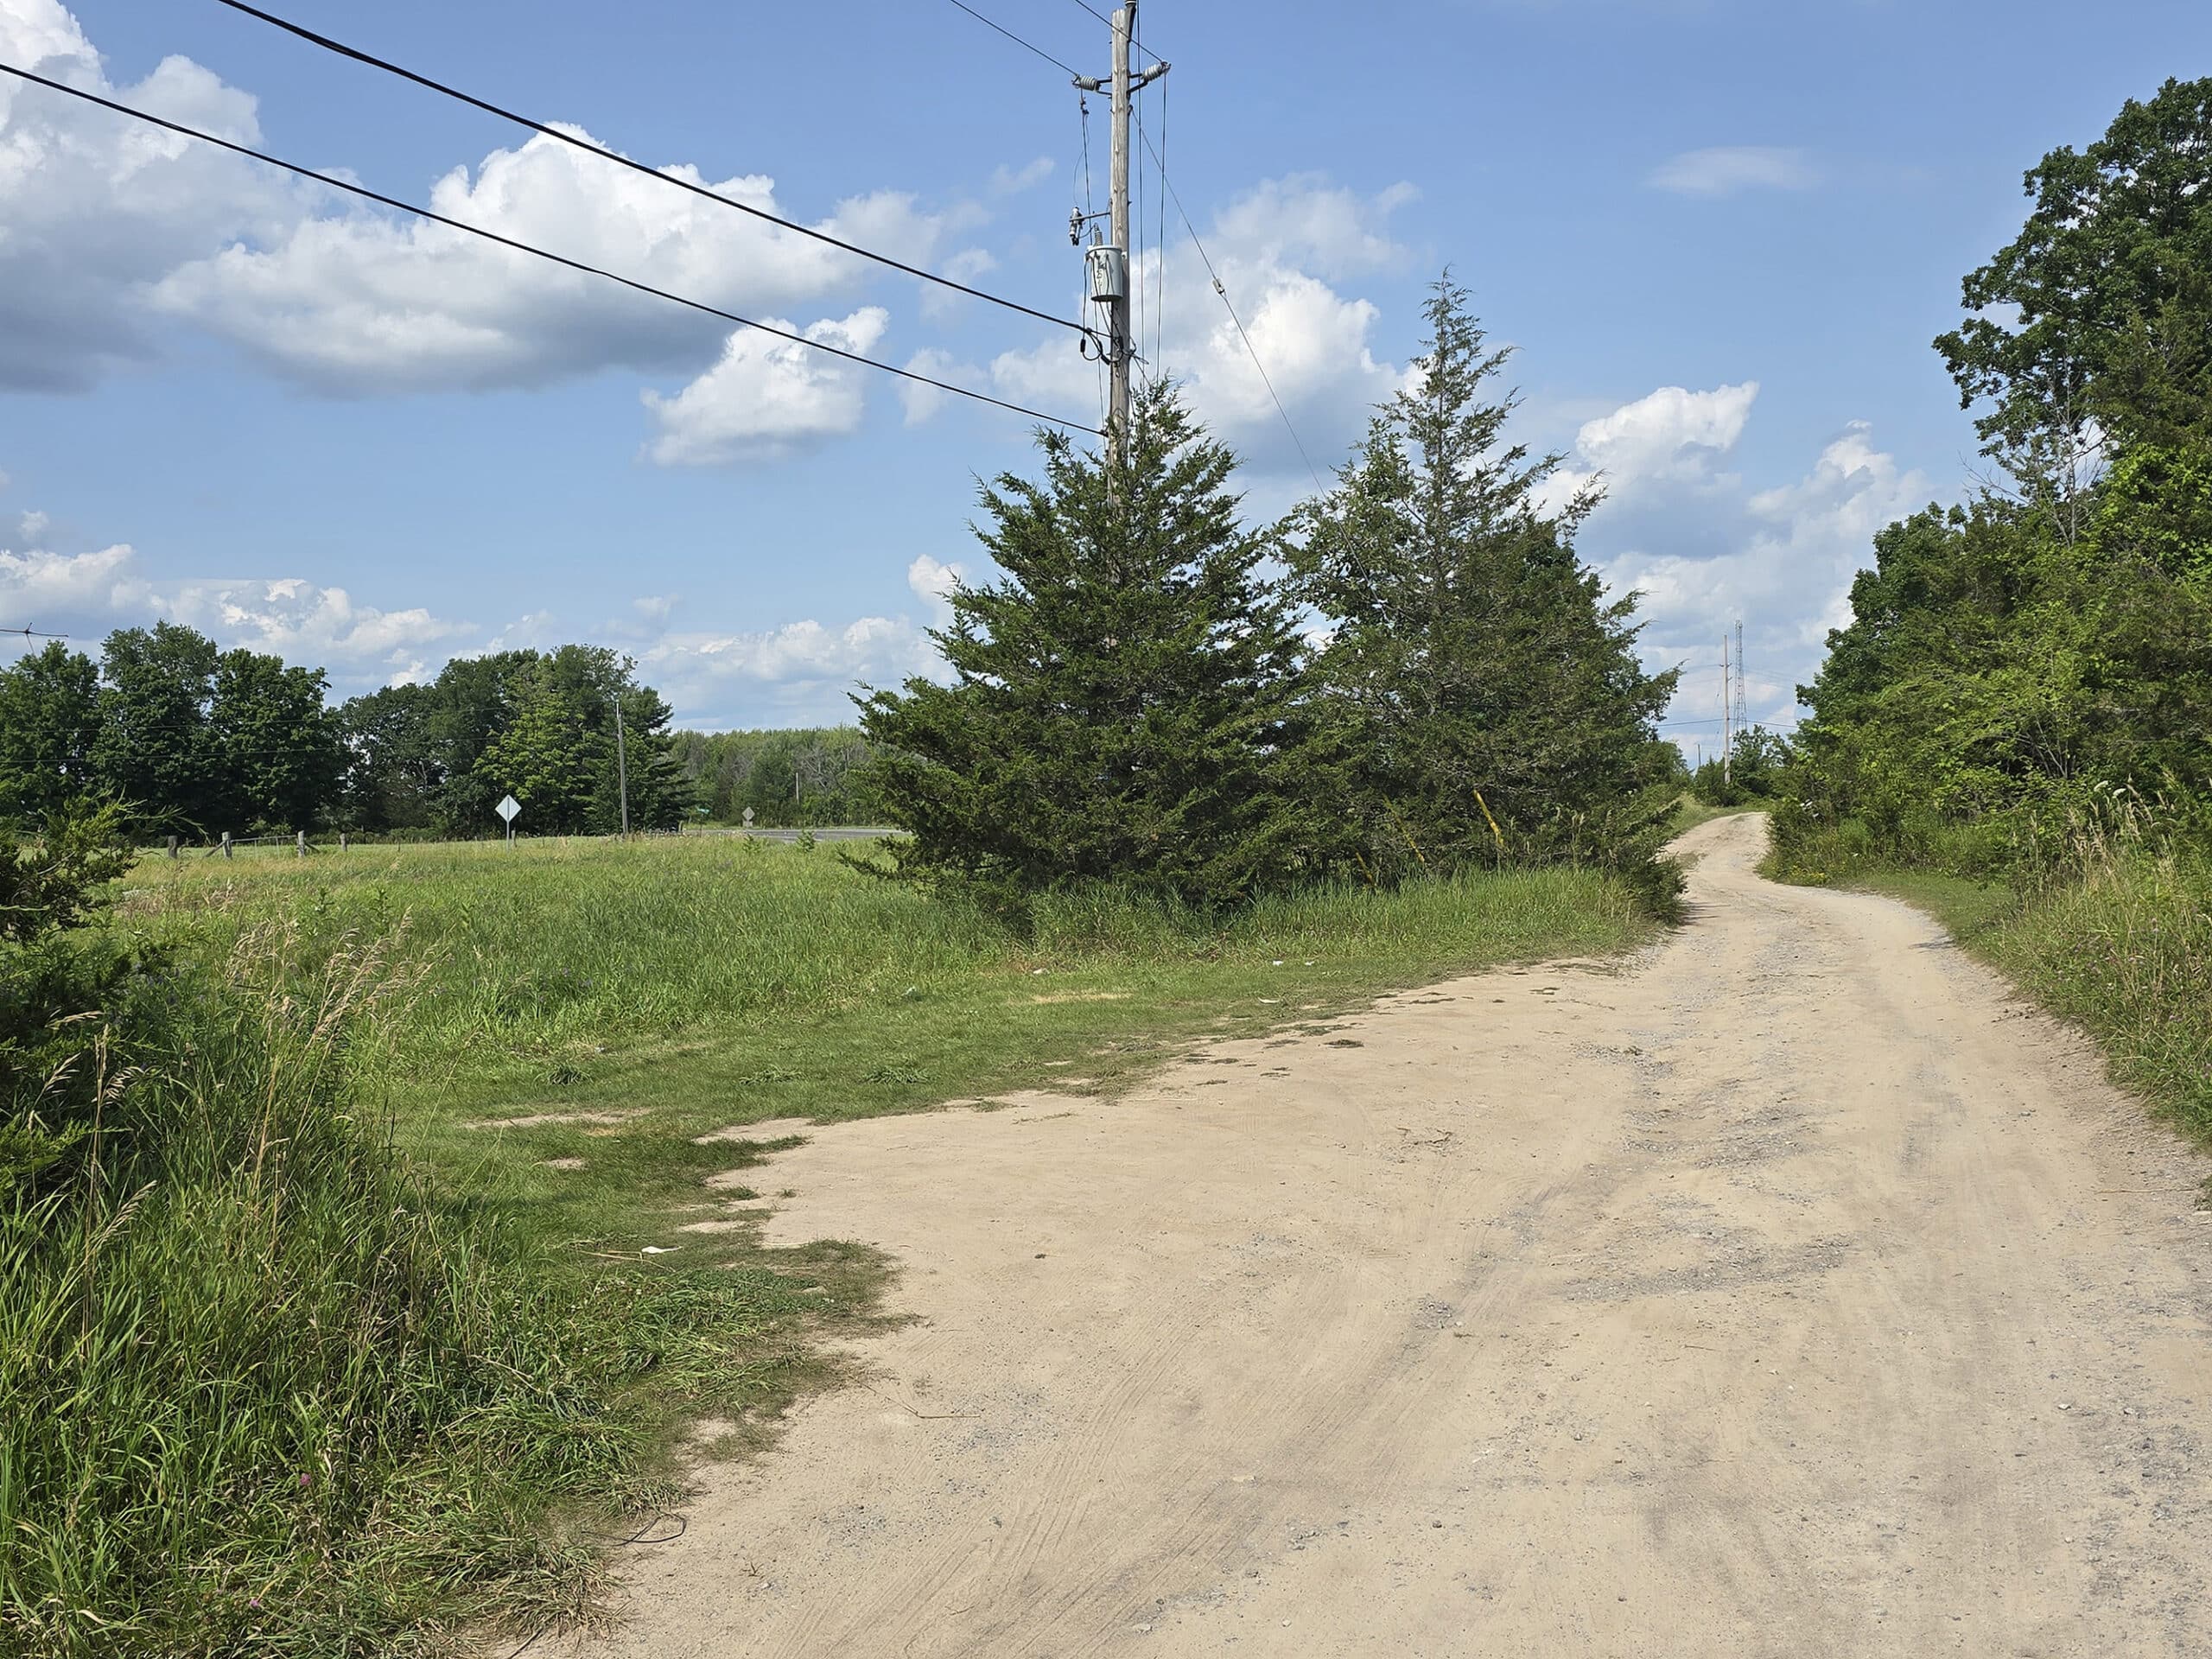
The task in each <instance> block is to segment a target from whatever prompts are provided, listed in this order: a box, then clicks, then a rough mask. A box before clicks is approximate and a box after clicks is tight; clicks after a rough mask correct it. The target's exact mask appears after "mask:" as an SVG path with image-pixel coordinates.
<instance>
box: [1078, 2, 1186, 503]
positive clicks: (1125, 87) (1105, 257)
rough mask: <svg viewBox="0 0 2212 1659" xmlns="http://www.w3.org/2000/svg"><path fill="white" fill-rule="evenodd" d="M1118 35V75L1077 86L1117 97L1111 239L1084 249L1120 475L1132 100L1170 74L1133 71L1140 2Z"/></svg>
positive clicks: (1131, 352) (1124, 14)
mask: <svg viewBox="0 0 2212 1659" xmlns="http://www.w3.org/2000/svg"><path fill="white" fill-rule="evenodd" d="M1109 21H1110V27H1111V28H1112V29H1113V31H1114V73H1113V75H1112V77H1111V79H1110V80H1107V81H1099V80H1086V79H1083V78H1081V77H1080V76H1078V77H1077V79H1076V83H1075V84H1076V86H1077V87H1078V88H1080V89H1081V90H1082V91H1084V92H1111V93H1112V95H1113V105H1112V112H1113V119H1112V121H1111V123H1110V125H1111V128H1112V134H1113V137H1112V146H1111V150H1110V153H1109V162H1108V166H1109V181H1108V189H1109V196H1108V203H1109V207H1110V209H1111V211H1110V212H1109V213H1108V215H1107V219H1108V226H1109V237H1110V238H1111V239H1110V240H1109V241H1107V242H1105V243H1103V244H1101V243H1097V242H1094V243H1092V244H1091V245H1090V247H1089V248H1088V249H1086V250H1085V251H1084V266H1085V268H1086V270H1088V272H1089V274H1090V299H1091V302H1092V303H1093V304H1094V305H1102V306H1103V307H1105V308H1106V367H1107V372H1108V373H1109V375H1110V377H1111V381H1112V389H1111V391H1110V393H1109V397H1108V398H1107V417H1106V456H1107V461H1108V463H1109V471H1111V472H1118V471H1119V470H1120V468H1121V464H1122V459H1123V456H1124V455H1125V454H1126V453H1127V448H1128V431H1129V366H1130V365H1131V364H1132V363H1133V362H1134V361H1135V348H1134V346H1133V343H1132V341H1131V340H1130V338H1129V334H1130V330H1129V283H1130V279H1131V273H1130V270H1129V249H1130V246H1131V244H1130V241H1129V111H1130V108H1131V99H1133V98H1134V97H1135V94H1136V93H1138V92H1142V91H1143V90H1144V89H1145V88H1146V87H1147V86H1151V85H1152V83H1153V82H1154V81H1155V80H1157V79H1160V76H1162V75H1164V74H1166V73H1167V66H1166V64H1164V63H1154V65H1153V66H1152V67H1151V68H1149V69H1147V70H1144V71H1142V72H1141V73H1134V74H1133V73H1131V71H1130V68H1129V48H1130V45H1131V43H1132V42H1133V41H1135V37H1136V32H1137V6H1136V0H1128V4H1126V5H1122V6H1116V8H1115V9H1114V16H1113V17H1112V18H1111V19H1110V20H1109Z"/></svg>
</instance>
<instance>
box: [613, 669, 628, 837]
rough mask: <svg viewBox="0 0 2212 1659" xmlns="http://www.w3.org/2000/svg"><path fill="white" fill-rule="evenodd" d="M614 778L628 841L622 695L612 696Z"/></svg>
mask: <svg viewBox="0 0 2212 1659" xmlns="http://www.w3.org/2000/svg"><path fill="white" fill-rule="evenodd" d="M614 776H615V779H616V787H617V788H618V789H620V791H621V794H622V839H623V840H625V841H627V840H629V839H630V752H629V750H628V748H627V747H625V745H624V744H623V741H622V694H621V693H620V691H617V692H616V693H615V694H614Z"/></svg>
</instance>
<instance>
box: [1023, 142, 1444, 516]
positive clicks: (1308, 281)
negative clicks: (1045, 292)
mask: <svg viewBox="0 0 2212 1659" xmlns="http://www.w3.org/2000/svg"><path fill="white" fill-rule="evenodd" d="M1411 194H1412V192H1411V190H1410V188H1409V187H1407V186H1403V185H1394V186H1392V187H1391V188H1389V189H1387V190H1384V191H1383V192H1381V193H1379V194H1376V195H1375V196H1371V197H1360V196H1358V195H1356V194H1353V193H1352V192H1350V191H1348V190H1344V189H1343V188H1338V187H1335V186H1332V185H1329V184H1327V183H1325V181H1321V180H1319V179H1317V178H1315V177H1313V176H1311V175H1297V176H1294V177H1290V178H1286V179H1276V180H1270V181H1266V182H1264V183H1262V184H1261V185H1259V186H1257V187H1255V188H1254V189H1253V190H1251V191H1250V192H1248V193H1247V194H1244V195H1243V196H1240V197H1238V198H1237V199H1236V200H1233V201H1232V202H1231V203H1230V205H1229V206H1228V207H1226V208H1224V210H1223V211H1222V213H1220V214H1218V215H1217V218H1216V219H1215V221H1214V223H1213V225H1212V226H1211V228H1210V229H1208V230H1207V231H1206V232H1205V245H1206V250H1207V252H1208V254H1209V255H1211V274H1210V273H1209V270H1208V268H1207V265H1206V264H1205V262H1204V261H1202V260H1201V259H1200V258H1199V257H1198V254H1197V253H1196V252H1195V251H1193V250H1192V248H1191V246H1190V245H1189V243H1188V241H1187V240H1182V241H1178V242H1176V243H1174V245H1173V251H1171V252H1170V253H1169V254H1168V255H1167V257H1166V258H1165V260H1162V259H1161V258H1160V256H1159V254H1158V252H1157V251H1154V252H1151V253H1148V254H1147V256H1146V257H1145V260H1144V262H1143V265H1142V269H1141V270H1140V271H1139V272H1138V273H1137V274H1136V275H1137V277H1138V279H1139V283H1140V285H1141V289H1142V290H1143V292H1144V293H1145V294H1146V295H1147V296H1148V298H1147V303H1148V304H1151V303H1156V302H1157V300H1156V296H1160V295H1162V294H1164V295H1165V296H1166V319H1167V321H1166V327H1165V329H1164V331H1162V332H1161V333H1160V334H1159V335H1158V337H1157V338H1156V337H1155V331H1154V327H1153V326H1152V324H1153V321H1154V320H1153V318H1151V317H1150V316H1149V315H1146V316H1141V317H1140V319H1139V328H1138V333H1139V334H1140V336H1141V338H1140V340H1139V341H1138V347H1139V349H1140V350H1141V352H1143V353H1145V355H1146V356H1147V359H1151V360H1150V361H1149V362H1148V364H1147V372H1151V373H1160V374H1164V375H1166V376H1167V377H1169V378H1173V379H1175V380H1176V381H1178V382H1179V383H1180V384H1181V385H1182V386H1183V388H1184V391H1185V394H1186V395H1187V396H1188V397H1189V399H1190V403H1191V406H1192V409H1193V410H1195V411H1196V412H1197V413H1198V416H1200V418H1202V419H1203V420H1205V422H1206V423H1208V424H1209V425H1210V426H1211V427H1212V428H1213V429H1215V430H1217V432H1219V433H1221V434H1222V435H1224V436H1225V437H1227V438H1229V439H1230V440H1231V441H1232V442H1235V443H1236V445H1237V447H1238V448H1240V449H1241V450H1243V452H1244V453H1245V454H1246V456H1247V458H1248V459H1249V460H1251V461H1254V462H1255V464H1256V465H1257V466H1258V467H1261V468H1262V469H1274V470H1278V471H1287V472H1301V473H1302V471H1303V470H1304V468H1303V463H1302V462H1301V461H1300V458H1299V456H1298V454H1297V453H1296V450H1295V448H1294V446H1293V444H1292V443H1291V441H1290V439H1289V437H1288V435H1287V434H1286V433H1285V431H1284V429H1283V423H1282V419H1283V417H1282V414H1281V413H1280V412H1278V410H1277V409H1276V406H1275V405H1276V400H1277V399H1278V398H1280V399H1281V403H1282V405H1283V410H1285V411H1287V413H1288V415H1289V416H1290V418H1291V421H1292V423H1294V425H1295V427H1296V429H1297V430H1298V432H1299V434H1300V437H1301V439H1302V440H1303V442H1304V444H1305V447H1306V450H1307V452H1308V453H1309V454H1311V455H1312V457H1313V461H1314V463H1315V464H1316V465H1317V466H1319V467H1324V468H1325V467H1327V466H1329V464H1330V463H1331V462H1332V461H1333V460H1334V459H1335V458H1336V457H1337V456H1338V455H1339V454H1341V453H1342V451H1343V448H1344V445H1345V443H1346V442H1349V441H1350V440H1351V438H1352V437H1353V436H1354V435H1357V433H1358V432H1359V431H1360V430H1361V429H1363V426H1364V424H1365V422H1366V418H1367V414H1368V411H1369V410H1370V407H1371V406H1372V405H1374V404H1376V403H1379V402H1381V401H1383V399H1384V398H1387V397H1389V395H1390V394H1391V393H1392V392H1393V391H1396V390H1397V389H1398V387H1399V386H1400V385H1402V384H1403V375H1402V372H1401V371H1400V370H1399V369H1398V368H1397V367H1396V366H1395V365H1393V364H1391V363H1389V362H1388V361H1386V360H1383V359H1379V358H1377V356H1376V350H1375V334H1376V327H1377V326H1378V324H1379V323H1380V321H1381V320H1382V312H1381V310H1380V308H1377V307H1376V305H1375V303H1374V302H1372V301H1370V300H1368V299H1365V298H1363V297H1361V296H1357V295H1356V294H1350V293H1346V292H1344V291H1343V289H1341V288H1340V287H1339V286H1338V284H1340V283H1349V281H1350V279H1351V278H1353V277H1357V276H1361V275H1363V274H1369V273H1372V272H1374V271H1376V270H1384V269H1392V268H1396V267H1399V266H1402V264H1404V263H1405V261H1406V259H1407V258H1408V254H1407V252H1406V250H1404V249H1403V248H1402V247H1401V246H1400V245H1398V244H1396V243H1395V242H1393V241H1392V240H1391V239H1390V238H1389V235H1388V234H1387V220H1388V219H1389V215H1390V213H1391V212H1392V211H1393V210H1394V209H1395V208H1396V207H1399V206H1401V205H1402V204H1403V203H1404V202H1405V201H1407V200H1409V199H1410V197H1411ZM1215 276H1218V277H1219V278H1220V280H1221V284H1222V287H1223V289H1224V292H1225V295H1226V297H1227V299H1228V301H1229V302H1230V303H1233V304H1234V305H1235V307H1236V316H1237V318H1238V319H1241V321H1243V325H1244V327H1243V334H1240V333H1239V332H1238V329H1237V326H1236V321H1233V320H1232V319H1231V317H1230V313H1229V310H1228V307H1227V306H1226V305H1224V302H1223V298H1222V296H1217V295H1215V294H1214V293H1213V292H1212V288H1213V280H1214V277H1215ZM1247 335H1249V338H1250V345H1249V346H1247V345H1246V343H1245V336H1247ZM1255 354H1256V356H1257V358H1258V363H1257V364H1255V361H1254V358H1255ZM1261 365H1264V368H1265V372H1264V374H1263V373H1262V366H1261ZM988 372H989V378H990V381H991V384H992V385H993V387H994V389H995V391H997V392H998V394H999V395H1000V396H1001V397H1008V398H1011V399H1013V400H1014V401H1016V402H1020V403H1024V404H1031V405H1033V406H1034V407H1037V408H1039V409H1041V410H1045V411H1046V413H1049V414H1054V415H1059V416H1065V417H1067V418H1070V419H1074V420H1079V421H1084V422H1089V421H1091V420H1095V419H1096V418H1098V406H1099V385H1100V381H1101V378H1102V375H1103V371H1102V370H1101V369H1100V367H1099V366H1098V365H1097V364H1096V362H1094V361H1090V360H1088V359H1085V358H1084V357H1083V356H1082V355H1081V353H1079V351H1078V349H1077V342H1076V341H1075V340H1072V339H1071V340H1065V341H1061V340H1051V341H1047V342H1046V343H1045V344H1043V345H1041V346H1036V347H1033V348H1031V349H1028V350H1023V351H1012V352H1007V353H1002V354H1001V355H1000V356H999V357H997V358H996V359H993V361H992V362H991V364H990V365H989V371H988ZM1271 384H1272V392H1271V391H1270V385H1271Z"/></svg>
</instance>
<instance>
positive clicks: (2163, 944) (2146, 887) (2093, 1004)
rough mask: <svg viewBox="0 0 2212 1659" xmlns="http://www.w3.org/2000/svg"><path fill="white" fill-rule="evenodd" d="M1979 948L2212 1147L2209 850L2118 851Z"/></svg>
mask: <svg viewBox="0 0 2212 1659" xmlns="http://www.w3.org/2000/svg"><path fill="white" fill-rule="evenodd" d="M1980 948H1981V949H1982V950H1984V951H1985V952H1986V954H1988V955H1989V956H1991V957H1993V958H1994V959H1995V960H1996V961H1997V962H1998V963H1999V964H2000V965H2002V966H2005V967H2006V968H2009V969H2012V972H2013V973H2014V974H2015V975H2016V976H2018V978H2019V979H2020V980H2021V981H2022V982H2024V984H2025V985H2026V986H2027V987H2028V988H2029V989H2030V990H2031V991H2033V992H2034V993H2035V994H2036V995H2037V996H2038V997H2039V998H2041V1000H2042V1001H2044V1002H2045V1003H2046V1004H2048V1005H2049V1006H2050V1007H2051V1008H2052V1009H2053V1010H2054V1011H2055V1012H2056V1013H2058V1014H2063V1015H2065V1016H2066V1017H2067V1018H2069V1019H2071V1020H2076V1021H2078V1022H2079V1023H2080V1024H2081V1025H2082V1026H2083V1027H2086V1028H2087V1029H2088V1031H2089V1032H2091V1033H2093V1034H2094V1036H2095V1037H2096V1038H2097V1039H2098V1040H2099V1042H2100V1043H2101V1045H2102V1046H2103V1047H2104V1049H2105V1051H2106V1052H2107V1054H2109V1055H2110V1056H2111V1058H2112V1061H2113V1070H2114V1071H2115V1072H2116V1073H2117V1075H2118V1076H2119V1077H2120V1079H2121V1080H2122V1081H2123V1082H2125V1083H2126V1084H2130V1085H2132V1086H2133V1087H2134V1088H2137V1089H2139V1090H2142V1091H2143V1092H2144V1093H2145V1094H2146V1095H2147V1096H2150V1098H2151V1099H2152V1101H2154V1102H2155V1103H2158V1105H2159V1106H2160V1107H2162V1108H2163V1109H2164V1110H2165V1111H2167V1112H2168V1113H2169V1114H2171V1116H2172V1117H2173V1118H2174V1119H2175V1120H2176V1121H2177V1122H2178V1123H2179V1124H2180V1125H2181V1126H2182V1127H2183V1128H2184V1129H2186V1130H2187V1131H2188V1132H2189V1133H2190V1135H2193V1136H2194V1137H2196V1139H2197V1140H2198V1141H2201V1142H2202V1143H2203V1144H2205V1145H2207V1146H2212V859H2209V858H2207V857H2205V856H2203V855H2186V854H2184V855H2181V856H2178V857H2173V856H2168V857H2160V856H2157V855H2152V854H2149V853H2144V852H2139V851H2134V850H2121V851H2119V852H2117V853H2115V854H2114V855H2113V856H2112V857H2110V858H2108V859H2106V860H2102V861H2099V862H2098V863H2096V864H2094V865H2093V866H2092V867H2091V868H2089V869H2088V872H2087V874H2085V875H2084V876H2083V878H2082V880H2079V881H2077V882H2074V883H2070V884H2067V885H2063V886H2053V887H2049V888H2047V889H2045V890H2044V891H2041V892H2039V893H2035V894H2033V895H2031V896H2030V897H2029V898H2027V899H2025V900H2024V902H2022V903H2021V904H2020V905H2019V906H2017V908H2016V909H2015V910H2014V912H2013V913H2012V916H2011V917H2010V918H2008V919H2007V920H2006V921H2005V923H2003V924H2002V925H1999V926H1998V927H1996V928H1993V929H1992V930H1989V931H1987V932H1986V933H1985V934H1984V935H1983V937H1982V939H1981V941H1980Z"/></svg>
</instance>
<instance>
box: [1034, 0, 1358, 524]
mask: <svg viewBox="0 0 2212 1659" xmlns="http://www.w3.org/2000/svg"><path fill="white" fill-rule="evenodd" d="M1077 3H1078V4H1081V3H1082V0H1077ZM1085 10H1088V8H1087V7H1086V8H1085ZM1146 149H1147V150H1151V154H1152V159H1153V162H1154V165H1155V166H1157V167H1159V168H1160V185H1161V188H1164V189H1165V190H1166V192H1167V199H1168V200H1170V201H1172V202H1173V203H1174V204H1175V213H1176V216H1177V217H1178V218H1179V219H1181V220H1182V221H1183V228H1184V229H1185V231H1187V232H1190V237H1191V245H1192V247H1194V248H1196V249H1197V250H1198V260H1199V263H1200V264H1203V265H1205V268H1206V275H1207V276H1208V277H1211V279H1212V280H1213V291H1214V292H1215V293H1217V294H1218V295H1219V296H1221V303H1222V306H1223V308H1224V309H1226V310H1227V311H1228V313H1229V320H1230V321H1231V322H1232V323H1234V324H1236V337H1237V338H1238V339H1239V340H1243V342H1244V350H1245V353H1246V354H1247V355H1249V357H1250V358H1251V359H1252V366H1253V367H1254V368H1255V369H1257V370H1258V371H1259V372H1260V384H1261V385H1263V386H1265V387H1266V388H1267V389H1268V398H1269V400H1270V401H1271V402H1273V403H1274V406H1275V413H1276V414H1278V415H1280V416H1282V424H1283V429H1284V430H1285V431H1286V432H1288V433H1289V434H1290V441H1291V442H1292V443H1294V444H1295V445H1296V446H1297V447H1298V458H1299V459H1300V461H1304V462H1305V463H1306V472H1307V474H1309V475H1311V476H1312V478H1313V487H1314V488H1315V489H1317V490H1325V489H1327V488H1328V486H1327V485H1325V484H1324V483H1322V482H1321V471H1320V468H1319V467H1316V466H1314V464H1313V456H1311V455H1310V454H1306V440H1305V439H1303V438H1301V437H1300V436H1299V435H1298V428H1297V426H1296V425H1295V424H1294V423H1293V422H1292V420H1291V418H1290V411H1289V410H1287V409H1285V408H1284V407H1283V402H1282V398H1281V395H1280V394H1279V393H1277V391H1275V383H1274V378H1273V377H1271V376H1270V375H1269V374H1268V365H1266V364H1265V363H1263V362H1262V361H1261V360H1260V351H1259V347H1257V346H1255V345H1253V344H1252V336H1251V334H1250V333H1249V331H1247V329H1246V328H1245V327H1244V319H1243V318H1242V317H1240V316H1238V315H1236V302H1235V301H1234V300H1232V299H1230V297H1229V289H1228V287H1227V285H1226V284H1224V283H1223V282H1222V280H1221V273H1220V272H1219V271H1217V270H1215V269H1214V264H1213V257H1212V256H1211V255H1210V254H1209V253H1207V252H1206V245H1205V243H1204V242H1203V241H1201V240H1200V239H1199V238H1198V226H1196V225H1193V224H1192V222H1191V214H1190V211H1189V210H1188V209H1187V208H1185V207H1184V206H1183V196H1182V193H1181V192H1180V191H1179V190H1177V189H1176V188H1175V181H1173V179H1171V178H1169V177H1168V176H1167V168H1166V166H1165V165H1164V164H1163V163H1161V162H1160V152H1159V151H1157V150H1153V149H1151V144H1150V142H1149V141H1147V143H1146Z"/></svg>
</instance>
